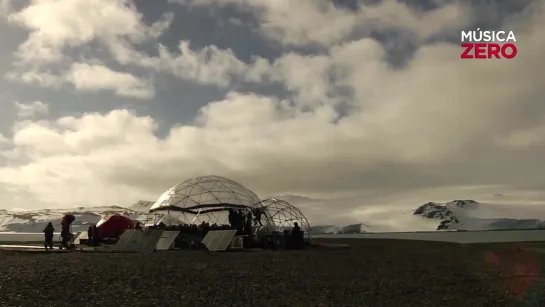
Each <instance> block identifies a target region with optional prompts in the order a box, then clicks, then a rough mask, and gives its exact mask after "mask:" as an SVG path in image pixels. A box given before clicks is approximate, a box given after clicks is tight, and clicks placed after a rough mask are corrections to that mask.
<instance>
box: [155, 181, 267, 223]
mask: <svg viewBox="0 0 545 307" xmlns="http://www.w3.org/2000/svg"><path fill="white" fill-rule="evenodd" d="M258 203H259V198H258V196H257V195H256V194H255V193H254V192H252V191H251V190H249V189H248V188H246V187H245V186H243V185H242V184H240V183H238V182H235V181H233V180H230V179H227V178H224V177H221V176H201V177H195V178H192V179H189V180H186V181H183V182H181V183H179V184H177V185H175V186H173V187H172V188H170V189H168V190H167V191H165V192H164V193H163V194H162V195H161V196H160V197H159V199H158V200H157V201H156V202H155V203H154V204H153V206H151V208H150V210H149V216H148V223H147V224H149V220H150V216H154V217H153V218H152V219H153V222H152V223H154V224H156V223H159V222H163V223H165V224H167V225H172V224H195V223H200V222H208V223H216V224H226V221H227V211H228V210H229V209H235V210H242V211H247V212H248V213H249V212H250V211H251V210H250V209H251V208H252V207H255V206H256V204H258ZM257 206H259V205H257ZM158 218H159V219H158Z"/></svg>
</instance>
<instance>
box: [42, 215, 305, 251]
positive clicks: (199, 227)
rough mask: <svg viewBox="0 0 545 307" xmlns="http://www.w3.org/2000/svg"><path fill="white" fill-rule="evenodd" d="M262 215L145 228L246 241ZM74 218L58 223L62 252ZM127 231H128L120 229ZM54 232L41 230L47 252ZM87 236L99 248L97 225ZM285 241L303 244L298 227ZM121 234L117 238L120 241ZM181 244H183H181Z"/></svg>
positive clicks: (236, 216)
mask: <svg viewBox="0 0 545 307" xmlns="http://www.w3.org/2000/svg"><path fill="white" fill-rule="evenodd" d="M263 214H264V212H263V211H262V210H261V209H254V210H252V211H247V210H236V209H229V217H228V220H229V224H218V223H212V224H210V223H208V222H204V221H203V222H202V223H200V224H179V225H166V224H165V223H163V222H161V223H159V224H156V225H153V226H150V227H147V228H149V229H164V230H170V231H180V236H179V238H178V239H184V237H187V236H190V237H195V238H198V239H196V240H197V241H200V239H202V238H203V237H204V236H206V234H207V233H208V232H209V231H213V230H236V231H237V235H239V236H240V235H245V236H246V237H247V238H248V239H250V238H252V237H253V234H254V230H255V226H257V227H260V226H263V224H262V222H261V217H262V215H263ZM74 219H75V218H74V216H73V215H66V216H65V217H64V218H63V220H62V222H61V238H62V241H61V246H62V247H64V248H69V247H70V246H69V242H71V239H72V237H73V234H72V233H71V231H70V225H71V224H72V222H73V221H74ZM130 228H132V229H143V228H144V227H143V225H142V224H141V223H140V222H137V223H136V224H134V225H131V227H130ZM124 229H127V228H123V230H124ZM54 231H55V229H54V228H53V225H52V224H51V223H49V224H48V225H47V227H46V228H45V229H44V231H43V232H44V235H45V248H46V250H49V249H53V233H54ZM87 234H88V240H87V241H88V242H87V244H88V245H92V246H98V245H99V244H100V240H101V238H102V236H101V234H102V231H100V229H98V228H97V226H96V225H91V226H89V229H88V231H87ZM283 235H284V237H286V238H289V240H290V241H294V242H297V243H296V245H299V243H298V242H302V240H303V232H302V231H301V229H300V227H299V225H298V224H297V223H294V225H293V228H292V229H291V231H289V230H286V231H284V232H283ZM119 236H120V234H118V235H117V237H119ZM182 241H183V240H182Z"/></svg>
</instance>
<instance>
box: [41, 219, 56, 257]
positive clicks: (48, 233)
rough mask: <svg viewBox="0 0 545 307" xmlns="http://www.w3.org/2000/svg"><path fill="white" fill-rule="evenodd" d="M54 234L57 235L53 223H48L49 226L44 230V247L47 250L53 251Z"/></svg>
mask: <svg viewBox="0 0 545 307" xmlns="http://www.w3.org/2000/svg"><path fill="white" fill-rule="evenodd" d="M53 233H55V228H53V224H52V223H51V222H49V223H47V226H45V228H44V236H45V243H44V247H45V250H46V251H48V250H53Z"/></svg>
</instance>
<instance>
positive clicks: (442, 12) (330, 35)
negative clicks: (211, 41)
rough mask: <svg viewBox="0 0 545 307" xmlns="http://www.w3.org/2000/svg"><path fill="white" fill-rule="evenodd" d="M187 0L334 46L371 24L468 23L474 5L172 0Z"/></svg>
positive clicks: (300, 39)
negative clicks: (235, 10) (424, 8)
mask: <svg viewBox="0 0 545 307" xmlns="http://www.w3.org/2000/svg"><path fill="white" fill-rule="evenodd" d="M171 2H176V3H180V4H185V5H236V6H237V7H239V8H241V9H244V10H249V11H251V12H254V13H255V14H257V15H258V16H259V18H260V21H261V23H260V27H261V30H262V31H263V33H264V34H265V35H266V36H267V37H269V38H272V39H274V40H277V41H279V42H281V43H284V44H287V45H296V46H302V45H307V44H320V45H324V46H331V45H334V44H337V43H339V42H342V41H343V40H345V39H346V38H348V37H349V36H350V35H351V34H353V33H354V31H357V30H359V29H362V28H365V29H366V30H367V31H369V30H371V29H385V28H391V29H403V30H409V31H412V32H413V33H415V34H417V37H419V38H420V39H425V38H427V37H430V36H431V35H433V34H436V33H440V32H441V31H442V30H444V29H448V28H457V27H459V26H460V25H464V24H465V23H467V21H468V18H469V14H468V6H467V5H465V4H462V3H454V4H449V5H444V6H441V7H440V8H439V9H437V10H433V11H431V12H421V11H415V10H412V9H410V8H409V7H408V6H407V5H406V4H405V3H402V2H398V1H396V0H384V1H381V2H379V3H376V4H369V5H365V4H360V5H359V9H358V10H354V11H350V10H348V9H339V8H338V7H336V6H335V4H334V3H333V2H332V1H328V0H299V1H290V0H277V1H266V0H172V1H171Z"/></svg>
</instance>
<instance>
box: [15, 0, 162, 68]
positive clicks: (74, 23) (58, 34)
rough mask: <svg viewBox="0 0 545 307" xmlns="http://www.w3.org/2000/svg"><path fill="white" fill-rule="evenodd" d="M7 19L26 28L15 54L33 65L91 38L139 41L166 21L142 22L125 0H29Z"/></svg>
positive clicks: (60, 55)
mask: <svg viewBox="0 0 545 307" xmlns="http://www.w3.org/2000/svg"><path fill="white" fill-rule="evenodd" d="M9 20H10V21H11V22H12V23H14V24H17V25H20V26H22V27H25V28H26V29H28V30H30V31H31V32H30V35H29V37H28V39H27V40H26V41H25V42H24V43H23V44H21V45H20V46H19V50H18V56H19V58H20V60H21V61H22V62H23V63H25V64H28V63H31V64H33V65H37V64H42V63H44V62H46V63H47V62H59V61H61V60H63V58H64V55H63V53H62V52H63V50H65V49H66V48H75V47H79V46H82V45H85V44H87V43H89V42H91V41H93V40H98V41H101V42H105V43H122V42H124V43H140V42H143V41H145V40H147V39H150V38H154V37H157V36H158V35H160V34H161V33H162V32H163V31H164V29H165V28H166V26H167V25H168V22H167V21H165V20H160V21H159V22H157V23H156V24H153V25H152V26H146V25H145V24H144V23H143V22H142V15H141V14H140V13H138V11H137V10H136V8H135V6H134V4H133V3H132V1H128V0H94V1H85V0H33V1H31V4H30V5H29V6H27V7H25V8H24V9H22V10H21V11H18V12H13V13H12V14H10V16H9Z"/></svg>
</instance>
